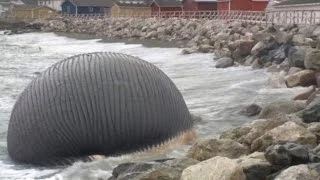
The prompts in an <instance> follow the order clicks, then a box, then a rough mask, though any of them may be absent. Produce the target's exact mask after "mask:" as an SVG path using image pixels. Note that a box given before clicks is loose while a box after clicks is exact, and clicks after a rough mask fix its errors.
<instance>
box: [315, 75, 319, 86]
mask: <svg viewBox="0 0 320 180" xmlns="http://www.w3.org/2000/svg"><path fill="white" fill-rule="evenodd" d="M315 76H316V82H317V87H320V73H319V72H316V74H315Z"/></svg>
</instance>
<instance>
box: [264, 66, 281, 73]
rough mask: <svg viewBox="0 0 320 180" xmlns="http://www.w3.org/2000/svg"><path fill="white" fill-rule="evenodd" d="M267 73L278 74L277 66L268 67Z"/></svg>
mask: <svg viewBox="0 0 320 180" xmlns="http://www.w3.org/2000/svg"><path fill="white" fill-rule="evenodd" d="M267 72H280V69H279V66H278V65H277V64H272V65H271V66H269V67H268V69H267Z"/></svg>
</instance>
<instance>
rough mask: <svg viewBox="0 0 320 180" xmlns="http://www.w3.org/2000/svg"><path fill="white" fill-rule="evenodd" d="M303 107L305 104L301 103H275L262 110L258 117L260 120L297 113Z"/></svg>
mask: <svg viewBox="0 0 320 180" xmlns="http://www.w3.org/2000/svg"><path fill="white" fill-rule="evenodd" d="M304 107H305V103H304V102H301V101H285V100H283V101H275V102H272V103H270V104H268V105H267V106H265V107H264V108H262V111H261V112H260V115H259V117H260V118H261V119H268V118H274V117H278V116H283V115H286V114H291V113H295V112H298V111H300V110H302V109H303V108H304Z"/></svg>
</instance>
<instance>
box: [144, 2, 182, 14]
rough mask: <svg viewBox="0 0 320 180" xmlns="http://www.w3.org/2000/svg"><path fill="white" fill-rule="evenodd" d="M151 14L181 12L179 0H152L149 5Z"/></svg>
mask: <svg viewBox="0 0 320 180" xmlns="http://www.w3.org/2000/svg"><path fill="white" fill-rule="evenodd" d="M150 7H151V10H152V12H163V11H182V10H183V4H182V1H181V0H153V1H152V2H151V4H150Z"/></svg>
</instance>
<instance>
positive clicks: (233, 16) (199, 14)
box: [58, 10, 320, 25]
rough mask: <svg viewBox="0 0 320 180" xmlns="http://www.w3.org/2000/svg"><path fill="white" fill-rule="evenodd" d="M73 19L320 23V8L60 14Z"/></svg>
mask: <svg viewBox="0 0 320 180" xmlns="http://www.w3.org/2000/svg"><path fill="white" fill-rule="evenodd" d="M58 16H62V17H65V18H73V19H82V20H90V19H106V18H129V17H130V18H159V19H165V18H185V19H211V20H231V21H246V22H254V23H274V24H300V25H304V24H320V10H318V11H317V10H289V11H166V12H152V13H151V14H150V13H146V14H141V13H137V14H135V13H132V14H127V15H123V16H116V17H115V16H111V15H110V14H77V15H74V14H60V15H58Z"/></svg>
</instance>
